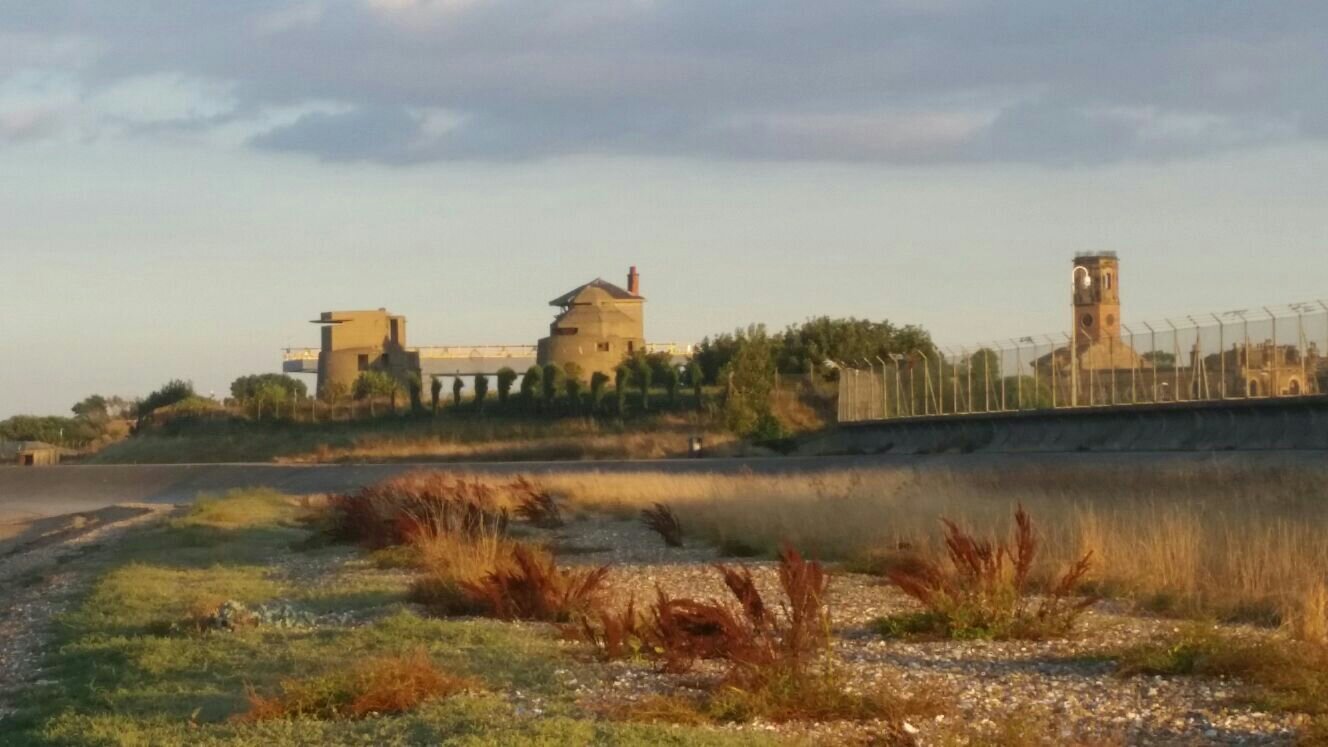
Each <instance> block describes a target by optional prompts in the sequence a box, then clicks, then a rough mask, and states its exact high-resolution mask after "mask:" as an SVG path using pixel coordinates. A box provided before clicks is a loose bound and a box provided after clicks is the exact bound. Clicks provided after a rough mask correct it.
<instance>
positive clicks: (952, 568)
mask: <svg viewBox="0 0 1328 747" xmlns="http://www.w3.org/2000/svg"><path fill="white" fill-rule="evenodd" d="M1014 519H1015V530H1014V537H1013V542H1012V543H1009V544H1007V543H1005V542H993V541H990V540H979V539H977V538H976V537H974V536H973V535H972V534H970V533H969V532H967V531H965V530H964V529H962V528H961V527H960V526H959V525H958V524H956V523H955V522H953V521H950V520H949V519H942V520H941V521H942V524H943V525H944V527H945V537H944V540H945V548H946V555H947V558H948V560H949V568H948V569H947V568H946V567H945V566H943V565H942V564H940V563H937V562H935V561H932V560H928V559H925V558H922V557H918V556H909V557H907V558H904V559H902V560H899V561H897V562H895V563H894V564H893V565H892V567H890V568H888V569H887V570H886V576H887V577H888V578H889V579H890V580H891V581H892V582H893V583H894V584H895V585H896V586H898V587H899V588H900V590H902V591H903V592H904V593H905V594H908V595H909V596H911V597H913V598H914V599H916V600H918V601H919V602H921V603H922V605H923V606H924V607H926V608H927V612H926V613H925V619H921V618H920V619H918V620H914V621H912V622H910V623H908V627H911V628H915V629H916V630H914V631H913V632H927V633H932V634H938V635H943V636H946V637H961V638H963V637H981V638H988V637H996V638H1006V637H1014V638H1037V637H1042V636H1044V635H1048V634H1059V633H1064V632H1065V631H1067V630H1069V628H1070V627H1071V626H1072V625H1073V623H1074V621H1075V619H1076V618H1077V617H1078V615H1079V613H1081V612H1082V611H1083V610H1084V609H1085V608H1086V607H1088V606H1089V605H1090V604H1092V602H1093V601H1094V600H1093V599H1091V598H1089V599H1075V598H1073V597H1074V592H1075V590H1076V589H1077V587H1078V585H1079V583H1080V581H1082V580H1083V577H1084V576H1085V574H1087V573H1088V569H1089V567H1090V565H1091V558H1092V553H1088V554H1087V555H1084V556H1083V557H1082V558H1080V559H1079V560H1078V561H1077V562H1075V563H1074V564H1073V565H1072V566H1071V567H1070V568H1069V570H1067V571H1066V572H1065V573H1064V574H1063V575H1062V576H1061V577H1060V578H1059V579H1058V580H1056V581H1055V582H1054V583H1052V584H1050V585H1049V586H1048V587H1047V588H1046V589H1045V590H1044V593H1043V595H1042V597H1041V599H1040V601H1039V602H1038V603H1037V604H1036V605H1034V603H1033V599H1032V598H1031V595H1030V594H1029V593H1028V586H1029V574H1030V573H1031V572H1032V569H1033V562H1034V560H1035V559H1036V556H1037V550H1038V545H1039V542H1038V538H1037V533H1036V531H1035V530H1034V528H1033V521H1032V519H1031V518H1030V517H1029V515H1028V513H1027V512H1026V511H1024V508H1023V506H1019V508H1018V509H1017V510H1016V511H1015V516H1014ZM888 622H889V621H887V623H888ZM915 623H916V624H915ZM884 627H886V628H887V629H890V627H891V626H890V625H885V626H884Z"/></svg>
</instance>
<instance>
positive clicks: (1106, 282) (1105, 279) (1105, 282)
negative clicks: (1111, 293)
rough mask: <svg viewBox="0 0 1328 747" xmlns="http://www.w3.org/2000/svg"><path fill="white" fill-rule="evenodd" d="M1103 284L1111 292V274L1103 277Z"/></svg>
mask: <svg viewBox="0 0 1328 747" xmlns="http://www.w3.org/2000/svg"><path fill="white" fill-rule="evenodd" d="M1102 284H1103V285H1105V286H1106V287H1107V290H1111V273H1109V272H1108V273H1107V274H1106V275H1103V276H1102Z"/></svg>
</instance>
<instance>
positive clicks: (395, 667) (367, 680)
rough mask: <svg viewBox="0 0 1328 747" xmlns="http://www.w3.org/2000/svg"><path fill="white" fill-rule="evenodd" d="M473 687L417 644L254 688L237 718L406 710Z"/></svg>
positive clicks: (379, 713)
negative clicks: (275, 686) (271, 687)
mask: <svg viewBox="0 0 1328 747" xmlns="http://www.w3.org/2000/svg"><path fill="white" fill-rule="evenodd" d="M474 688H475V683H474V682H473V681H471V680H468V679H465V678H462V677H457V676H455V675H450V674H447V673H446V672H443V671H442V670H440V669H439V668H438V666H437V665H436V664H434V662H433V660H432V659H431V658H430V657H429V654H428V653H427V652H425V651H423V650H416V651H413V652H411V653H409V654H404V655H401V656H388V657H373V658H369V659H365V660H363V661H359V662H356V663H355V664H354V665H353V666H352V667H350V668H349V669H342V670H339V671H335V672H332V673H330V674H326V675H323V676H321V677H310V678H304V679H288V680H283V681H282V682H281V685H280V688H279V689H280V692H279V693H277V694H274V695H267V696H265V695H261V694H259V693H258V692H257V691H256V690H253V689H251V690H250V691H249V695H248V697H249V711H248V712H247V713H245V714H243V715H241V716H239V717H238V718H239V719H240V720H243V721H268V720H271V719H282V718H315V719H360V718H366V717H369V716H382V715H390V714H396V713H404V712H406V711H410V710H413V709H415V708H417V707H418V706H419V705H420V704H421V703H424V702H425V701H427V700H433V699H436V698H445V697H448V696H451V695H456V694H457V693H461V692H464V691H466V690H468V689H474Z"/></svg>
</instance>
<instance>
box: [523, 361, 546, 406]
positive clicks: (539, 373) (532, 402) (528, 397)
mask: <svg viewBox="0 0 1328 747" xmlns="http://www.w3.org/2000/svg"><path fill="white" fill-rule="evenodd" d="M543 382H544V369H542V368H540V367H539V366H531V367H530V368H527V369H526V375H525V376H523V377H521V399H522V400H523V401H525V403H526V407H527V408H530V409H536V408H538V406H539V398H540V392H541V391H543V388H544V386H543Z"/></svg>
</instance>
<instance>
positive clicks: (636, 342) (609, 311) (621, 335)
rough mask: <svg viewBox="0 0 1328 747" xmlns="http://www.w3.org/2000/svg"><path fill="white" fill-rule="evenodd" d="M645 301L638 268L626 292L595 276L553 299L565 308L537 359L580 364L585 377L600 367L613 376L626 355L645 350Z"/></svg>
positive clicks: (541, 343) (552, 303)
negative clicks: (593, 278)
mask: <svg viewBox="0 0 1328 747" xmlns="http://www.w3.org/2000/svg"><path fill="white" fill-rule="evenodd" d="M644 304H645V298H643V297H642V296H641V276H640V275H639V274H638V273H637V271H636V268H635V267H633V268H631V270H630V271H629V272H628V274H627V288H626V289H625V290H624V289H623V288H620V287H618V286H616V285H614V284H612V283H609V282H606V281H604V280H602V279H599V278H596V279H595V280H592V281H590V282H589V283H586V284H585V285H582V286H579V287H577V288H574V289H573V290H571V291H568V292H567V293H565V294H563V295H561V296H559V297H558V298H555V299H553V300H552V301H550V302H549V305H550V306H556V307H558V308H559V309H560V311H559V312H558V315H557V317H556V318H555V319H554V320H553V324H551V325H549V336H548V337H545V338H543V339H541V340H540V341H539V346H538V351H537V354H536V359H537V361H538V362H539V364H540V365H547V364H549V363H554V364H557V365H559V366H566V365H567V364H568V363H575V364H577V365H578V366H580V367H581V370H582V373H583V375H584V376H586V377H589V376H590V375H591V374H593V373H595V372H596V371H599V372H602V373H605V374H608V375H612V374H613V370H614V369H615V368H616V367H617V366H618V364H619V363H621V362H622V360H623V357H624V356H627V355H630V354H632V353H635V352H637V351H644V350H645V348H646V340H645V317H644Z"/></svg>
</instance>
